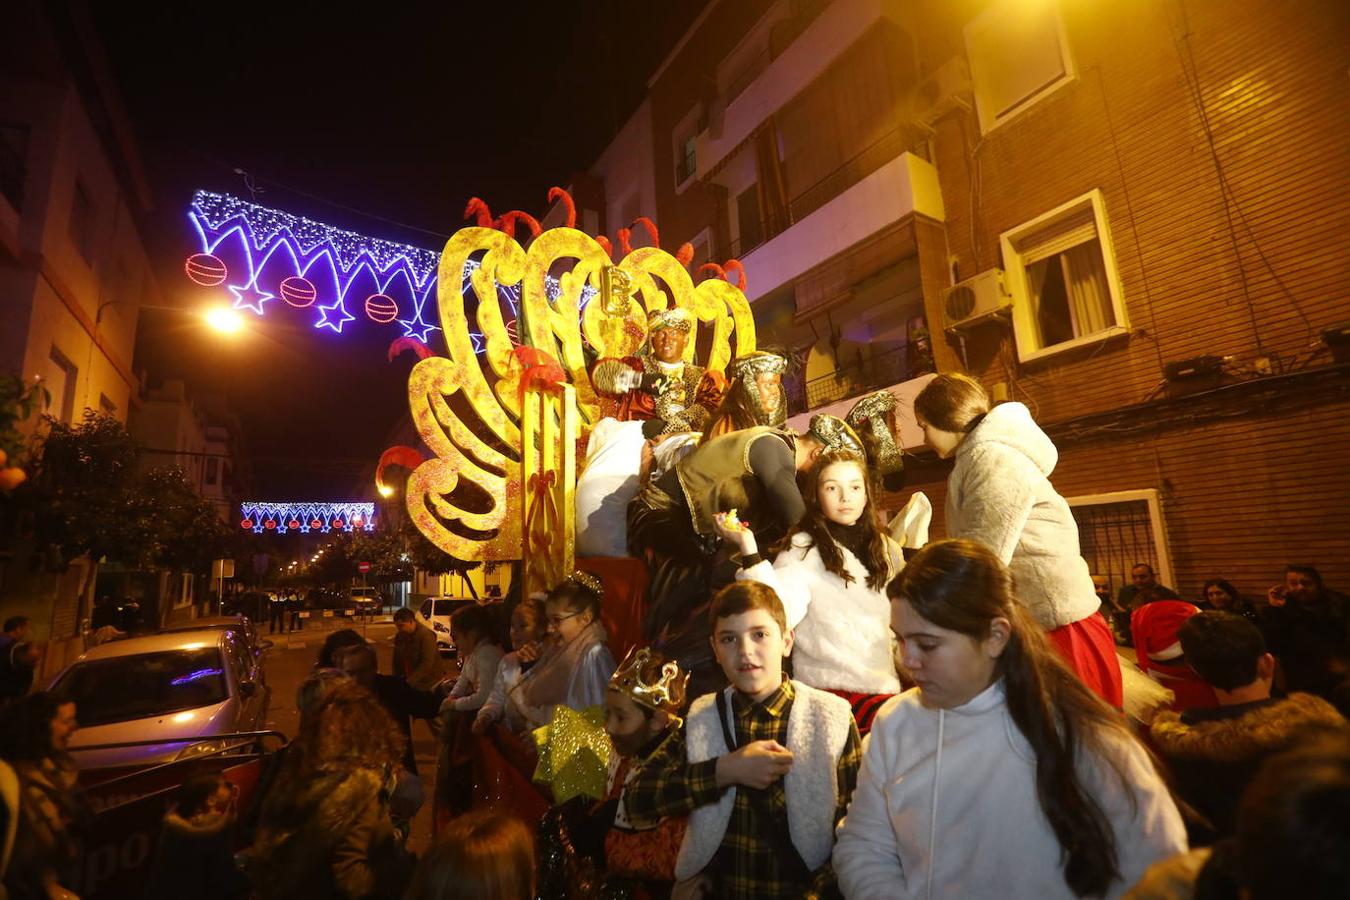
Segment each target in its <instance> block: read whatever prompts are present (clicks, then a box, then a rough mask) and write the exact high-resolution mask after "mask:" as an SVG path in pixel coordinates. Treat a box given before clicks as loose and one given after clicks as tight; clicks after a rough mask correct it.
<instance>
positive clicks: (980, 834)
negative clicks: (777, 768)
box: [834, 681, 1186, 900]
mask: <svg viewBox="0 0 1350 900" xmlns="http://www.w3.org/2000/svg"><path fill="white" fill-rule="evenodd" d="M920 696H921V695H920V692H919V690H918V689H917V688H916V689H913V690H909V691H906V692H905V693H903V694H901V695H900V696H899V697H896V698H894V699H892V700H890V701H889V702H888V703H887V704H886V705H885V706H884V707H882V709H881V712H880V713H878V715H877V718H876V722H875V723H874V724H873V725H872V733H871V734H870V735H869V736H868V742H867V746H866V749H865V751H864V754H863V761H862V769H861V770H860V771H859V773H858V786H857V788H856V790H854V792H853V801H852V803H851V804H850V805H849V808H848V815H847V816H846V817H845V819H844V821H843V822H842V823H840V826H839V839H838V842H837V843H836V844H835V848H834V868H835V872H836V874H837V875H838V877H839V885H840V887H841V888H842V889H843V893H844V896H845V897H848V898H851V900H852V898H860V900H865V898H885V900H906V898H923V900H930V898H934V897H948V898H975V900H978V898H983V897H989V898H999V900H1002V898H1005V897H1035V898H1038V900H1040V898H1046V900H1051V898H1065V900H1070V898H1073V897H1074V894H1073V892H1072V891H1071V890H1070V889H1069V886H1068V884H1067V883H1065V881H1064V869H1063V865H1062V861H1061V859H1060V846H1059V841H1058V839H1057V838H1056V837H1055V833H1054V831H1053V830H1052V829H1051V827H1050V824H1049V822H1048V821H1047V820H1046V818H1045V815H1044V814H1043V813H1042V811H1041V806H1040V801H1039V800H1038V799H1037V797H1036V775H1035V772H1036V762H1035V758H1034V756H1033V754H1032V751H1031V746H1030V744H1028V743H1027V740H1026V738H1024V737H1023V736H1022V733H1021V732H1020V731H1019V730H1018V729H1017V726H1016V725H1015V724H1013V721H1012V717H1011V716H1010V715H1009V713H1008V707H1007V703H1006V701H1005V697H1004V692H1003V683H1002V681H999V682H996V683H995V684H993V685H992V686H990V687H989V688H987V689H986V690H985V691H984V692H983V693H981V694H980V695H978V696H977V697H975V698H974V699H973V700H971V701H970V702H969V703H966V704H965V705H964V706H960V707H957V708H955V709H950V710H940V709H932V708H929V707H927V706H924V705H923V703H922V701H921V699H920ZM1116 749H1117V751H1118V756H1119V759H1120V763H1121V767H1122V769H1123V771H1124V773H1125V780H1126V782H1127V783H1128V784H1129V785H1130V789H1131V791H1132V792H1133V806H1132V805H1131V804H1132V800H1131V796H1130V795H1129V794H1127V793H1126V791H1125V790H1124V788H1123V787H1122V785H1121V782H1120V780H1119V779H1118V778H1117V777H1116V776H1115V774H1114V770H1113V769H1112V767H1111V766H1110V765H1109V764H1108V763H1106V762H1105V761H1103V760H1101V759H1099V758H1090V757H1085V758H1084V760H1083V763H1084V767H1085V783H1086V784H1087V785H1088V786H1089V789H1090V790H1091V791H1092V794H1093V796H1094V797H1095V798H1096V800H1097V802H1098V803H1099V804H1100V805H1101V807H1102V811H1103V812H1104V813H1105V814H1106V817H1107V819H1108V820H1109V821H1110V823H1111V826H1112V828H1113V829H1114V831H1115V837H1116V852H1117V854H1118V861H1119V866H1120V871H1121V879H1120V880H1118V881H1116V882H1115V883H1114V884H1112V886H1111V888H1110V890H1108V891H1107V894H1106V896H1107V897H1119V896H1120V895H1121V894H1123V893H1124V892H1125V891H1126V890H1127V889H1129V888H1130V887H1131V886H1132V885H1133V884H1134V883H1135V882H1136V881H1138V880H1139V878H1140V877H1141V876H1142V875H1143V874H1144V870H1146V869H1147V868H1148V867H1149V866H1150V865H1152V864H1153V863H1155V862H1157V861H1158V860H1161V859H1165V858H1167V857H1169V856H1172V855H1173V854H1176V853H1181V852H1184V851H1185V850H1186V829H1185V826H1184V825H1183V824H1182V821H1181V815H1180V814H1179V813H1178V812H1177V808H1176V806H1175V804H1173V802H1172V798H1171V795H1170V794H1169V793H1168V791H1167V788H1166V786H1165V785H1163V783H1162V781H1161V780H1160V779H1159V778H1158V776H1157V773H1156V772H1155V771H1154V769H1153V766H1152V763H1151V762H1150V761H1149V759H1148V756H1147V754H1146V753H1145V751H1144V749H1143V747H1141V746H1140V745H1139V744H1138V743H1136V742H1135V741H1133V740H1122V741H1120V742H1118V744H1117V745H1116Z"/></svg>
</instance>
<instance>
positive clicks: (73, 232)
mask: <svg viewBox="0 0 1350 900" xmlns="http://www.w3.org/2000/svg"><path fill="white" fill-rule="evenodd" d="M70 241H71V243H72V244H74V245H75V249H76V250H78V251H80V256H82V257H83V258H84V261H85V262H87V263H92V262H93V261H94V204H93V202H92V201H90V199H89V192H88V191H87V190H85V187H84V185H83V184H81V183H80V182H78V181H76V182H75V193H74V196H73V197H72V198H71V201H70Z"/></svg>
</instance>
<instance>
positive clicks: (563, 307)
mask: <svg viewBox="0 0 1350 900" xmlns="http://www.w3.org/2000/svg"><path fill="white" fill-rule="evenodd" d="M606 272H608V273H615V272H617V273H619V275H618V276H617V277H611V276H607V277H606V279H605V280H606V283H608V284H610V285H625V287H624V288H623V289H622V292H621V295H614V294H615V291H614V290H613V289H611V296H608V297H606V298H605V299H604V302H590V301H591V300H592V299H593V298H595V297H596V296H597V295H599V294H600V292H601V277H602V273H606ZM452 273H453V275H452ZM456 275H457V276H458V278H459V280H460V281H461V284H460V288H461V289H460V290H443V289H442V290H438V292H437V295H436V299H437V307H436V311H437V313H438V314H439V322H440V326H441V334H442V336H443V337H444V338H445V347H446V355H444V356H429V357H427V358H425V359H422V360H421V361H419V362H418V363H417V364H416V365H415V366H414V367H413V369H412V371H411V373H410V374H409V376H408V403H409V409H410V411H411V414H412V420H413V424H414V426H415V427H416V428H417V430H418V433H419V434H420V436H421V438H422V441H423V443H424V444H425V445H426V447H427V448H428V450H429V451H430V453H431V458H428V459H425V460H423V461H421V462H415V461H410V462H407V463H404V465H408V466H411V468H412V470H411V473H410V474H409V476H408V480H407V484H406V487H405V490H404V496H405V498H406V503H407V508H408V512H409V516H410V518H411V520H412V521H413V522H414V523H415V524H416V526H417V528H418V530H420V531H421V532H422V534H423V535H425V536H426V537H427V539H428V540H430V541H431V542H432V543H433V544H435V545H436V546H438V547H439V548H441V549H442V550H443V551H445V552H446V553H448V554H450V555H451V556H454V557H456V558H458V559H463V560H483V561H500V560H512V559H521V558H522V548H523V545H524V542H525V539H526V536H527V535H528V537H529V540H530V542H531V547H530V554H529V556H530V558H529V559H527V563H528V565H529V566H530V567H534V566H540V565H544V566H546V567H547V568H548V569H550V570H557V568H558V565H559V564H561V563H563V562H565V560H566V557H567V554H568V553H569V552H570V549H571V548H570V547H569V546H568V545H569V544H570V540H569V535H570V534H571V528H569V527H568V524H569V519H568V517H572V516H574V515H575V513H574V505H573V502H572V501H573V496H572V495H573V493H574V490H575V484H574V483H573V481H574V477H575V470H574V469H572V471H569V470H568V469H569V466H568V464H567V461H568V457H569V455H574V454H575V452H576V442H575V440H573V436H575V437H576V438H582V437H584V436H585V435H586V434H587V433H588V432H589V429H590V427H591V426H592V425H593V424H594V423H595V422H596V421H597V420H598V419H599V417H600V402H599V398H598V397H597V396H596V394H595V392H594V389H593V388H592V386H591V383H590V378H589V376H588V360H589V358H590V357H589V356H588V354H587V353H586V352H585V347H586V346H587V345H589V347H590V348H591V349H592V350H593V351H594V353H595V354H598V355H599V356H627V355H630V354H632V353H633V352H634V351H636V350H637V348H638V347H640V346H641V344H642V343H643V341H644V340H645V339H646V334H647V313H648V311H649V310H656V309H666V308H668V307H669V306H670V305H671V303H672V301H673V304H674V305H675V306H678V307H681V308H683V309H687V310H689V311H690V313H692V314H693V317H694V319H695V320H696V321H697V322H698V323H699V324H700V326H701V327H704V328H706V329H707V330H706V332H705V333H706V335H707V340H699V341H693V340H691V341H689V342H688V347H687V349H686V354H687V357H686V358H687V359H688V360H689V361H693V359H694V353H695V350H696V348H702V349H703V350H704V351H705V352H707V354H708V355H707V359H706V360H701V362H702V363H703V364H704V365H705V366H706V367H707V368H708V369H711V370H718V371H721V370H723V369H725V367H726V364H727V363H728V362H729V361H730V360H731V358H732V356H733V354H740V353H747V352H749V351H752V350H754V349H755V323H754V319H753V317H752V316H751V313H750V304H749V303H748V302H747V301H746V299H745V295H744V294H743V293H742V292H741V291H740V290H739V289H738V288H737V287H736V286H735V285H733V284H730V283H729V282H727V281H725V280H723V279H720V278H709V279H706V280H704V281H702V282H700V283H699V284H698V285H697V286H695V285H694V282H693V279H692V278H691V276H690V274H689V271H688V270H687V269H686V268H685V266H684V265H683V264H682V263H681V262H680V261H679V260H678V259H676V257H674V256H672V255H671V254H669V253H667V252H665V251H663V250H660V249H659V248H655V247H643V248H639V249H637V250H633V251H631V252H630V253H629V254H628V255H627V256H625V257H624V258H623V259H622V260H621V261H620V262H619V263H618V264H617V266H615V265H614V264H613V263H612V262H611V260H610V257H609V255H608V253H607V252H606V251H605V249H604V248H603V247H602V246H601V244H600V243H598V242H597V241H596V239H595V238H592V237H590V236H589V235H587V234H585V233H583V232H581V231H578V230H575V229H572V228H554V229H551V230H549V231H545V232H543V233H542V234H540V235H538V236H537V237H535V238H534V239H533V241H531V242H530V245H529V249H528V250H526V249H524V248H522V247H521V246H520V244H518V243H516V241H515V240H514V239H513V238H511V237H510V236H508V235H507V234H504V233H503V232H501V231H498V230H496V229H493V228H487V227H481V226H480V227H471V228H464V229H461V230H460V231H458V232H457V233H456V234H455V235H454V236H453V237H451V238H450V240H449V241H447V242H446V245H445V250H444V252H443V253H442V254H441V260H440V270H439V279H440V283H441V284H442V285H444V284H446V283H447V282H448V281H449V280H450V279H451V278H452V277H454V276H456ZM493 295H496V296H498V297H499V298H500V299H501V301H502V302H501V303H481V304H480V303H476V302H474V301H475V298H477V297H483V296H493ZM504 308H506V309H509V310H511V311H512V312H514V313H515V316H516V320H517V321H516V325H517V328H516V332H517V336H516V337H515V338H514V339H513V336H512V334H511V330H510V329H509V326H508V323H507V322H506V321H505V319H504V317H503V310H504ZM475 331H476V332H477V333H479V334H481V335H482V341H483V344H482V347H481V349H480V348H479V346H478V345H477V344H476V343H475V342H474V340H473V338H472V337H471V334H473V333H474V332H475ZM536 372H548V373H550V375H549V377H548V378H539V377H532V373H536ZM549 378H556V379H557V381H556V383H550V381H549ZM456 394H458V395H459V396H458V397H456V396H455V395H456ZM526 408H528V410H529V412H528V414H526V416H525V417H524V419H523V418H522V413H523V412H524V411H525V409H526ZM525 420H528V425H525V424H523V422H524V421H525ZM569 422H570V423H571V424H570V425H569ZM527 432H528V435H529V436H528V439H527ZM573 460H574V456H573ZM573 465H575V463H574V461H573ZM526 467H528V468H529V469H530V471H529V472H525V471H524V469H525V468H526ZM380 479H381V480H380V487H381V489H382V491H388V492H390V493H392V492H393V491H394V490H395V489H396V487H395V486H393V485H390V484H388V483H387V482H386V481H385V480H383V479H384V476H383V474H381V475H380ZM527 519H528V523H527ZM541 556H542V557H547V559H546V560H543V559H539V558H538V557H541ZM528 578H529V575H528V574H527V579H528Z"/></svg>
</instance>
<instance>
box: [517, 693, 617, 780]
mask: <svg viewBox="0 0 1350 900" xmlns="http://www.w3.org/2000/svg"><path fill="white" fill-rule="evenodd" d="M532 734H533V736H534V743H535V746H536V747H538V748H539V765H538V766H537V767H536V768H535V770H534V780H535V781H536V782H537V783H539V784H546V785H548V787H549V789H550V790H551V791H552V792H553V802H554V803H566V802H567V801H568V800H570V799H572V798H573V797H578V796H585V797H590V798H592V799H595V800H603V799H604V797H605V777H606V774H607V772H608V769H609V753H610V743H609V735H608V734H606V733H605V714H604V711H603V710H602V709H601V708H600V707H598V706H592V707H590V708H589V709H585V710H582V711H581V712H577V711H576V710H574V709H571V708H569V707H566V706H563V705H561V704H559V705H558V706H556V707H554V709H553V720H552V721H551V722H549V724H547V725H545V726H544V727H543V728H536V729H535V730H534V731H533V732H532Z"/></svg>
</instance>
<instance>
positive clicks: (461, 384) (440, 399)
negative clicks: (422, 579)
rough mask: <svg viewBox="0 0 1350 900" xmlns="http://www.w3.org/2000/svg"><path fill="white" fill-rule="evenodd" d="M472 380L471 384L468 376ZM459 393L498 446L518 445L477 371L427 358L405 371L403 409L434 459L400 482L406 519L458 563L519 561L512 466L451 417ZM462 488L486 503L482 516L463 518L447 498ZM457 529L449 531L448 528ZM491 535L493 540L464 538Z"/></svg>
mask: <svg viewBox="0 0 1350 900" xmlns="http://www.w3.org/2000/svg"><path fill="white" fill-rule="evenodd" d="M474 375H477V376H478V377H477V378H474V377H473V376H474ZM460 392H462V393H463V394H464V396H465V399H466V400H468V402H469V403H470V404H471V405H472V406H473V408H474V410H475V411H476V412H477V413H478V415H479V416H480V418H481V419H482V420H483V421H484V422H485V423H489V420H490V419H491V418H493V412H494V410H495V412H496V415H497V417H498V418H499V419H500V421H499V422H497V423H496V424H497V425H498V426H499V427H500V428H501V429H502V431H504V432H505V433H506V435H505V436H504V437H503V442H504V443H508V445H513V446H519V445H520V431H519V429H518V428H517V427H516V425H515V423H513V422H511V421H509V420H508V419H506V417H505V416H504V415H502V414H501V409H500V407H499V406H498V405H497V403H496V400H495V399H494V398H493V396H492V392H491V390H489V388H488V386H487V383H486V382H485V381H483V380H482V374H481V372H479V371H478V369H477V366H476V365H474V366H465V365H459V364H457V363H455V362H454V361H452V360H449V359H445V358H444V357H438V356H433V357H430V358H428V359H424V360H422V361H421V362H419V363H418V364H417V365H415V366H413V370H412V373H411V374H410V375H409V376H408V404H409V407H410V409H411V411H412V419H413V425H414V426H415V427H416V428H417V431H418V433H419V434H420V435H421V436H422V440H423V441H425V442H426V445H427V447H428V448H429V449H430V450H431V452H432V453H433V454H434V458H433V459H429V460H427V461H426V462H424V463H422V464H421V465H419V466H418V467H417V468H416V469H414V470H413V472H412V474H411V475H410V476H409V477H408V486H407V490H406V495H407V506H408V514H409V516H410V517H411V518H412V520H413V522H414V523H415V524H416V525H417V529H418V530H419V531H421V532H422V534H423V535H425V536H426V538H427V539H428V540H429V541H431V542H432V543H433V544H435V545H436V546H437V547H440V548H441V549H442V550H444V551H445V552H446V553H449V554H450V555H451V556H454V557H457V558H459V559H464V560H504V559H519V558H520V521H521V516H520V464H519V463H518V462H517V461H516V460H513V459H511V458H509V457H507V456H506V455H505V454H503V453H501V452H500V451H499V450H497V449H495V448H493V447H492V446H489V445H488V444H487V443H486V442H485V441H484V440H483V439H482V438H480V437H479V436H478V434H476V433H475V432H474V431H473V430H472V429H471V428H470V427H469V426H468V425H466V424H465V423H464V421H463V420H462V419H460V417H459V416H458V415H456V414H455V412H454V410H452V409H451V407H450V404H449V402H447V400H448V398H450V397H451V396H453V395H454V394H456V393H460ZM461 481H468V482H470V483H471V484H473V485H475V486H477V487H478V488H479V489H481V491H482V492H483V493H485V494H486V495H487V497H488V498H489V501H490V505H489V506H488V507H487V508H486V509H476V510H466V509H463V508H461V507H459V506H457V505H456V504H455V503H454V502H452V501H451V500H450V499H449V495H450V494H452V493H453V492H455V490H456V489H457V488H459V487H460V486H461V484H460V483H461ZM451 524H456V525H459V526H462V528H460V529H459V530H451V528H449V527H447V526H448V525H451ZM469 529H471V530H472V531H473V532H492V531H496V532H497V534H496V536H495V538H492V539H490V540H489V539H487V536H486V535H475V534H472V533H469V534H466V533H464V532H465V531H466V530H469Z"/></svg>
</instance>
